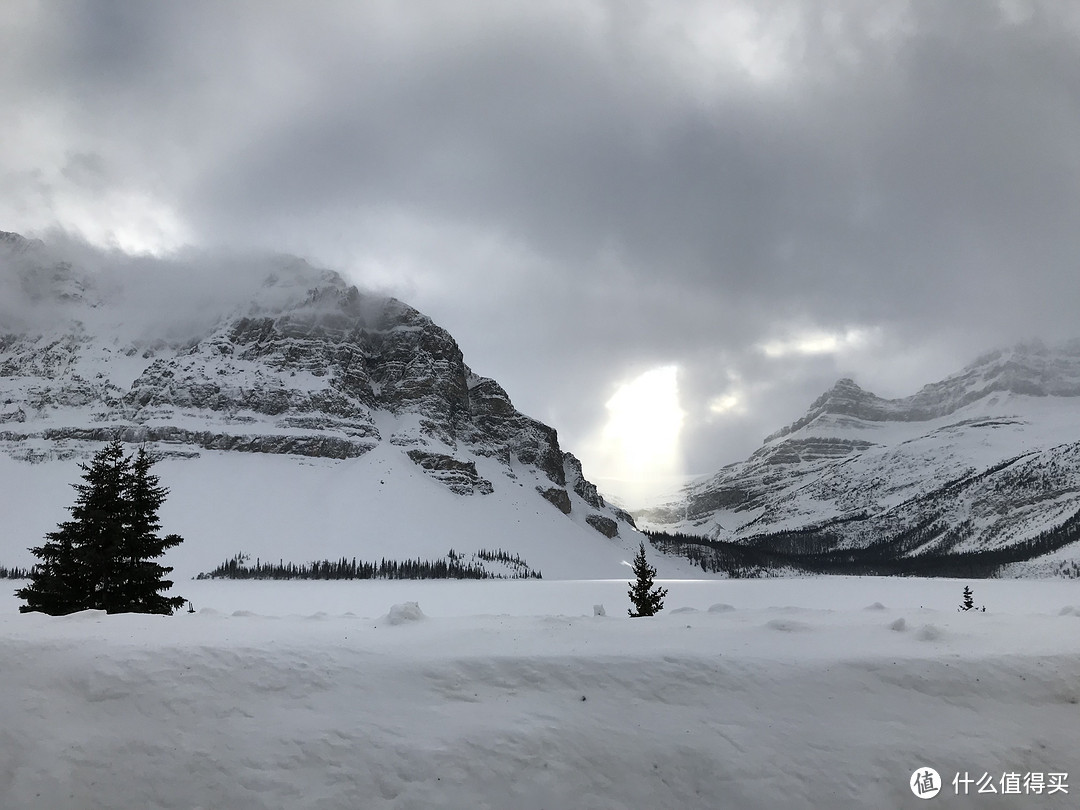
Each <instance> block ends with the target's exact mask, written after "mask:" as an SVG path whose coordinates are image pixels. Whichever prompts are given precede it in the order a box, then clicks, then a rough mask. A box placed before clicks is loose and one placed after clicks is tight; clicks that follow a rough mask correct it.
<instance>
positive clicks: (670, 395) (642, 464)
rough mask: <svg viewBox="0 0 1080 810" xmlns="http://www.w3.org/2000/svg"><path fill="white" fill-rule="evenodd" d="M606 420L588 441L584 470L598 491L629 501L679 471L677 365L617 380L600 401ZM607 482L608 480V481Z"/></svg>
mask: <svg viewBox="0 0 1080 810" xmlns="http://www.w3.org/2000/svg"><path fill="white" fill-rule="evenodd" d="M605 407H606V408H607V414H608V416H607V422H606V423H605V424H604V427H603V428H602V429H601V430H600V433H599V436H598V437H597V438H595V439H594V440H593V441H592V442H590V443H589V450H590V452H589V453H588V456H589V459H588V462H589V469H590V470H595V473H594V474H593V475H594V477H595V478H596V479H605V481H604V484H602V485H601V489H604V490H605V491H609V490H610V491H611V492H612V493H613V494H616V495H617V496H619V497H620V498H623V499H625V500H627V501H628V502H632V500H633V498H635V497H639V498H640V497H642V496H643V495H645V494H646V493H652V492H654V491H655V490H656V489H657V485H658V484H659V485H660V486H665V485H667V484H668V483H669V482H670V481H671V480H672V479H676V478H678V477H679V476H680V475H681V474H682V472H683V470H682V456H681V454H680V452H679V433H680V431H681V430H682V425H683V419H684V417H685V413H684V412H683V410H682V408H681V407H680V405H679V386H678V367H677V366H662V367H660V368H655V369H652V370H650V371H646V372H644V373H643V374H640V375H638V376H637V377H635V378H634V379H632V380H630V381H628V382H625V383H623V384H622V385H620V386H619V387H618V389H617V390H616V391H615V393H614V395H613V396H612V397H611V398H610V399H609V400H608V401H607V403H606V404H605ZM609 482H610V483H609Z"/></svg>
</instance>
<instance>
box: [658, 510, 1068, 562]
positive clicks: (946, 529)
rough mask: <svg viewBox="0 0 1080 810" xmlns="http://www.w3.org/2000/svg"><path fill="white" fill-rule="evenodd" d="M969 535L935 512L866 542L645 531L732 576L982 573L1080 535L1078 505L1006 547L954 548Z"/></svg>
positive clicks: (830, 536)
mask: <svg viewBox="0 0 1080 810" xmlns="http://www.w3.org/2000/svg"><path fill="white" fill-rule="evenodd" d="M973 534H974V528H973V526H972V525H971V523H970V522H968V521H965V522H962V523H960V524H957V525H955V526H948V525H946V524H945V523H944V521H942V520H940V519H939V518H938V517H937V516H933V517H930V518H927V519H925V520H923V521H922V522H920V523H919V524H916V525H915V526H913V527H911V528H908V529H905V530H903V531H901V532H897V533H895V534H893V535H891V536H889V537H884V538H882V539H880V540H878V541H876V542H874V543H872V544H871V545H869V546H866V547H863V548H840V547H839V545H840V542H841V539H842V538H841V536H840V535H839V533H837V532H835V531H830V530H829V529H828V528H808V529H801V530H795V531H785V532H775V533H772V534H761V535H756V536H754V537H752V538H750V539H749V540H747V541H746V542H745V543H734V542H731V541H727V540H712V539H709V538H706V537H698V536H695V535H689V534H681V533H669V532H649V533H648V535H649V538H650V541H651V542H652V544H653V545H654V546H655V547H656V548H657V549H659V550H660V551H662V552H664V553H667V554H677V555H679V556H682V557H686V558H687V559H689V560H692V561H693V562H694V563H696V564H698V565H699V566H700V567H701V570H702V571H706V572H712V573H726V574H728V575H729V576H731V577H765V576H774V575H776V574H777V573H779V572H784V571H792V572H796V573H811V574H846V575H852V576H919V577H955V578H971V579H986V578H991V577H995V576H997V575H998V574H999V572H1000V570H1001V568H1002V567H1003V566H1005V565H1008V564H1010V563H1016V562H1024V561H1026V560H1031V559H1034V558H1035V557H1040V556H1042V555H1044V554H1049V553H1051V552H1053V551H1056V550H1057V549H1059V548H1062V547H1063V546H1066V545H1069V544H1070V543H1074V542H1076V541H1077V540H1080V510H1078V511H1077V512H1076V513H1075V514H1073V515H1072V516H1070V517H1069V518H1067V519H1066V520H1064V521H1063V522H1062V523H1060V524H1058V525H1057V526H1054V527H1052V528H1049V529H1046V530H1044V531H1042V532H1040V533H1039V534H1036V535H1034V536H1032V537H1029V538H1027V539H1026V540H1022V541H1019V542H1016V543H1012V544H1010V545H1009V546H1007V547H1004V548H997V549H982V550H975V551H962V552H956V551H952V549H953V548H955V547H956V546H957V545H959V544H960V543H961V542H963V541H965V540H967V539H969V538H970V537H971V536H972V535H973ZM930 542H933V543H934V545H935V549H934V550H933V551H927V552H922V553H916V554H912V553H911V552H912V551H913V550H914V549H917V548H920V547H922V546H924V545H926V544H927V543H930Z"/></svg>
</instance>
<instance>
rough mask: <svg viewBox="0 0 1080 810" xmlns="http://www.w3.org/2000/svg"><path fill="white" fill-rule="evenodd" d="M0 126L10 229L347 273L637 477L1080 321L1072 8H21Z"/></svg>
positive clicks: (926, 0) (596, 467)
mask: <svg viewBox="0 0 1080 810" xmlns="http://www.w3.org/2000/svg"><path fill="white" fill-rule="evenodd" d="M0 114H2V116H3V117H2V123H0V133H2V138H0V146H2V148H0V230H15V231H20V232H22V233H25V234H28V235H37V236H43V237H46V238H47V234H48V233H49V230H50V229H55V228H62V229H64V230H66V231H68V232H70V233H72V234H75V235H78V236H79V237H81V238H83V239H86V240H88V241H89V242H91V243H93V244H97V245H102V246H108V247H114V248H119V249H122V250H125V251H128V252H154V253H165V252H169V251H171V250H175V249H177V248H179V247H182V246H188V245H193V246H198V247H202V248H207V249H209V250H218V249H227V250H230V251H235V250H249V249H250V250H271V251H285V252H290V253H295V254H298V255H301V256H303V257H305V258H307V259H309V260H310V261H311V262H312V263H314V264H319V265H323V266H328V267H332V268H334V269H338V270H340V271H342V272H343V274H345V275H346V276H347V277H348V278H350V279H351V280H353V281H355V282H356V283H358V284H359V285H361V286H363V287H367V288H371V289H374V290H379V291H385V292H390V293H392V294H394V295H397V296H398V297H400V298H402V299H403V300H405V301H407V302H409V303H411V304H413V305H414V306H416V307H418V308H419V309H421V310H422V311H424V312H426V313H427V314H428V315H430V316H432V317H433V318H434V319H435V320H436V321H437V322H438V323H440V324H441V325H443V326H445V327H446V328H447V329H449V330H450V332H451V333H452V334H453V335H454V336H455V337H456V338H457V339H458V341H459V343H460V344H461V347H462V349H463V351H464V352H465V357H466V361H467V362H468V363H469V364H470V365H471V366H472V367H473V368H474V369H475V370H476V371H478V372H479V373H482V374H484V375H486V376H491V377H494V378H496V379H497V380H499V381H500V382H501V383H502V384H503V385H504V386H505V387H506V388H507V390H508V391H509V392H510V394H511V396H512V397H513V398H514V400H515V403H516V404H517V405H518V407H519V408H521V409H522V410H524V411H525V412H527V413H530V414H531V415H533V416H536V417H538V418H540V419H543V420H544V421H547V422H549V423H550V424H552V425H554V426H555V427H557V428H558V429H559V431H560V436H561V437H562V440H563V443H564V445H565V446H566V447H567V448H568V449H571V450H572V451H574V452H576V453H577V454H578V455H579V456H581V457H582V459H583V460H584V461H585V464H586V473H587V474H589V475H590V476H591V477H593V478H594V479H614V478H626V479H634V480H638V481H639V485H638V486H637V487H624V489H626V490H627V492H628V494H631V497H634V496H635V495H638V494H641V493H645V492H647V491H651V490H655V489H656V488H657V487H662V486H663V485H664V482H665V481H666V480H667V479H668V478H669V477H670V476H676V475H681V474H688V473H689V474H693V473H707V472H712V471H714V470H715V469H717V468H718V467H719V466H721V465H722V464H725V463H728V462H731V461H735V460H738V459H740V458H742V457H745V456H746V455H747V454H748V453H749V452H751V451H752V450H753V449H754V448H755V447H756V446H758V445H759V444H760V442H761V439H762V438H763V437H764V436H765V435H766V434H767V433H770V432H772V431H773V430H775V429H776V428H778V427H780V426H782V425H783V424H786V423H788V422H790V421H792V420H793V419H795V418H796V417H798V416H799V415H800V414H801V413H802V412H804V411H805V409H806V407H807V406H808V405H809V403H810V402H811V401H812V400H813V399H814V398H815V397H816V396H817V395H818V394H820V393H821V392H822V391H823V390H825V389H826V388H827V387H828V386H830V385H831V384H832V383H833V382H834V381H835V380H836V379H837V378H838V377H841V376H852V377H853V378H855V379H856V380H857V381H858V382H859V383H860V384H861V385H863V387H865V388H868V389H870V390H872V391H874V392H876V393H878V394H880V395H882V396H893V397H895V396H905V395H908V394H911V393H913V392H914V391H915V390H916V389H918V388H919V387H920V386H921V385H922V384H923V383H926V382H930V381H932V380H935V379H938V378H940V377H942V376H944V375H946V374H948V373H950V372H952V371H954V370H958V369H959V368H960V367H961V366H963V365H964V364H966V363H968V362H970V361H971V360H972V359H974V358H975V357H976V356H977V355H979V354H981V353H982V352H984V351H986V350H989V349H992V348H996V347H999V346H1002V345H1008V344H1010V343H1013V342H1015V341H1017V340H1021V339H1028V338H1031V337H1041V338H1043V339H1045V340H1047V341H1055V340H1060V339H1063V338H1067V337H1074V336H1080V324H1078V323H1077V310H1078V306H1077V305H1078V303H1080V5H1077V4H1074V3H1067V2H1058V0H1048V1H1047V2H1045V3H1036V2H1024V1H1023V0H1010V1H1009V2H1000V3H998V4H996V5H995V3H993V2H990V0H987V2H977V3H972V2H936V1H935V0H922V1H921V2H889V1H886V2H870V1H869V0H867V2H840V1H839V0H837V1H836V2H824V1H822V2H815V1H814V0H805V1H803V0H798V1H796V0H790V1H789V0H757V1H756V2H750V1H748V2H738V1H737V0H731V1H730V2H722V1H721V0H716V1H715V2H700V3H699V2H690V1H687V2H680V0H658V1H657V2H632V1H624V0H611V2H600V1H596V2H594V1H593V0H575V1H574V2H562V0H545V2H542V3H536V2H514V1H513V0H491V1H490V2H488V1H487V0H476V1H472V0H459V1H458V2H453V3H450V2H446V3H442V2H425V1H424V0H418V2H409V3H400V2H378V0H372V2H363V3H356V2H329V1H323V2H303V3H301V2H299V1H297V2H290V3H274V2H268V1H267V2H264V1H263V0H260V1H259V2H228V1H227V0H226V1H224V2H223V1H222V0H213V1H212V2H192V1H191V0H188V1H186V2H183V3H164V2H162V3H128V2H108V1H107V0H98V1H97V2H85V3H80V2H76V0H63V1H62V2H61V0H57V1H56V2H42V3H36V2H23V0H7V1H6V2H5V3H4V4H3V9H2V11H0ZM642 482H643V483H642ZM619 488H620V487H619V485H617V484H615V483H613V482H609V489H611V490H618V489H619Z"/></svg>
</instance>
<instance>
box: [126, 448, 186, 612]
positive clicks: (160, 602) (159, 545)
mask: <svg viewBox="0 0 1080 810" xmlns="http://www.w3.org/2000/svg"><path fill="white" fill-rule="evenodd" d="M153 463H154V460H153V459H152V458H151V456H150V454H149V453H147V452H146V450H145V449H144V448H142V447H140V448H139V449H138V451H137V452H136V453H135V456H134V458H133V459H132V462H131V471H130V473H129V475H128V481H127V499H126V501H125V520H124V540H123V545H122V547H121V549H120V553H119V554H118V555H117V559H116V563H117V577H116V583H115V584H116V587H115V591H114V595H113V597H112V599H111V603H110V604H109V606H108V607H107V608H106V609H107V610H109V612H110V613H121V612H124V613H172V612H173V611H174V610H176V609H178V608H181V607H183V606H184V603H185V602H186V601H187V600H186V599H184V598H183V597H182V596H174V597H165V596H162V594H161V591H167V590H168V589H169V588H171V587H172V585H173V583H172V581H171V580H167V579H164V578H163V577H165V576H166V575H167V574H169V573H170V572H171V571H172V568H169V567H166V566H163V565H161V564H159V563H157V562H155V560H157V558H158V557H160V556H162V555H163V554H164V553H165V551H166V550H167V549H170V548H172V547H174V546H177V545H179V544H180V543H182V542H183V538H182V537H180V536H179V535H176V534H169V535H166V536H165V537H159V536H158V531H159V530H160V529H161V523H160V521H159V520H158V509H160V508H161V505H162V504H163V503H164V502H165V498H166V496H167V495H168V494H169V490H168V488H166V487H163V486H161V483H160V479H159V478H158V477H157V476H156V475H154V474H153V473H151V472H150V467H151V466H153Z"/></svg>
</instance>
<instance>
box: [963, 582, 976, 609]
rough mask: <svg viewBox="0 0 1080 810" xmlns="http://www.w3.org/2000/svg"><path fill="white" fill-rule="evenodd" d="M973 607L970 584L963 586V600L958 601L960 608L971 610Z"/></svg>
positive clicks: (973, 601)
mask: <svg viewBox="0 0 1080 810" xmlns="http://www.w3.org/2000/svg"><path fill="white" fill-rule="evenodd" d="M974 607H975V594H974V593H973V592H972V590H971V586H970V585H965V586H964V601H963V602H961V603H960V610H972V609H973V608H974Z"/></svg>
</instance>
